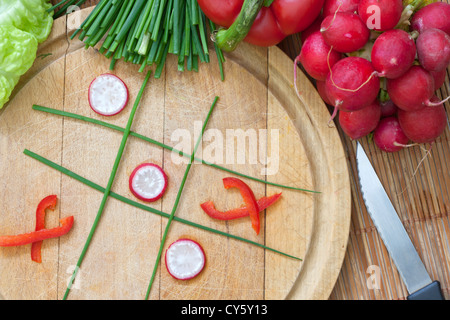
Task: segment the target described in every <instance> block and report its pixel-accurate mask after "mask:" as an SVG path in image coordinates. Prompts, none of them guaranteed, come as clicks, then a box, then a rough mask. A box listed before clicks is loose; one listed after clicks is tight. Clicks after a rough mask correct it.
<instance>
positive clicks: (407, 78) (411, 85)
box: [387, 66, 435, 111]
mask: <svg viewBox="0 0 450 320" xmlns="http://www.w3.org/2000/svg"><path fill="white" fill-rule="evenodd" d="M434 91H435V83H434V78H433V76H432V75H431V73H430V72H428V71H427V70H425V69H424V68H422V67H421V66H412V67H411V68H410V69H409V70H408V71H407V72H406V73H404V74H403V75H402V76H400V77H398V78H395V79H387V92H388V94H389V97H390V98H391V100H392V101H393V102H394V103H395V105H396V106H397V107H399V108H400V109H403V110H405V111H414V110H419V109H421V108H423V107H425V106H426V105H429V104H430V99H431V97H432V96H433V94H434Z"/></svg>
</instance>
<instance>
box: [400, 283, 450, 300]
mask: <svg viewBox="0 0 450 320" xmlns="http://www.w3.org/2000/svg"><path fill="white" fill-rule="evenodd" d="M407 299H408V300H445V299H444V296H443V295H442V291H441V285H440V283H439V281H433V282H432V283H430V284H429V285H427V286H426V287H423V288H422V289H420V290H418V291H416V292H414V293H412V294H410V295H409V296H408V298H407Z"/></svg>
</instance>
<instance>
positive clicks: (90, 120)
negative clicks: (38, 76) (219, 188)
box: [33, 105, 320, 193]
mask: <svg viewBox="0 0 450 320" xmlns="http://www.w3.org/2000/svg"><path fill="white" fill-rule="evenodd" d="M33 110H37V111H41V112H46V113H50V114H54V115H58V116H63V117H66V118H71V119H76V120H80V121H84V122H88V123H92V124H95V125H98V126H102V127H105V128H109V129H112V130H116V131H119V132H124V131H125V129H124V128H122V127H120V126H117V125H114V124H110V123H108V122H104V121H101V120H97V119H94V118H89V117H86V116H82V115H78V114H75V113H71V112H67V111H63V110H58V109H52V108H48V107H43V106H39V105H33ZM130 135H131V136H134V137H135V138H138V139H141V140H143V141H146V142H149V143H151V144H153V145H156V146H158V147H160V148H163V149H166V150H169V151H171V152H174V153H176V154H178V155H180V156H183V157H186V158H190V157H191V155H190V154H187V153H185V152H183V151H180V150H177V149H175V148H173V147H171V146H169V145H166V144H164V143H161V142H159V141H156V140H154V139H152V138H149V137H146V136H144V135H142V134H139V133H136V132H134V131H131V132H130ZM194 160H195V161H196V162H199V163H202V164H205V165H207V166H210V167H213V168H215V169H218V170H222V171H225V172H228V173H231V174H234V175H237V176H240V177H243V178H246V179H249V180H253V181H256V182H260V183H264V184H267V185H271V186H274V187H279V188H283V189H290V190H296V191H303V192H311V193H320V192H318V191H312V190H307V189H302V188H297V187H292V186H286V185H282V184H278V183H274V182H270V181H267V180H264V179H258V178H255V177H252V176H249V175H246V174H243V173H240V172H238V171H234V170H231V169H228V168H225V167H222V166H219V165H217V164H215V163H211V162H208V161H205V160H203V159H200V158H198V157H194Z"/></svg>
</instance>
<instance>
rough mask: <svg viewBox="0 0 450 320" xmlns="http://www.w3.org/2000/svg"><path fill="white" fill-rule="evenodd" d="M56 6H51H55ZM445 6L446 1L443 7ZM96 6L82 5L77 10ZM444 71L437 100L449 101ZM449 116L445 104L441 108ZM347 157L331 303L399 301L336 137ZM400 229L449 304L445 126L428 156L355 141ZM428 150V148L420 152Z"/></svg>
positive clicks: (294, 39)
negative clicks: (346, 199)
mask: <svg viewBox="0 0 450 320" xmlns="http://www.w3.org/2000/svg"><path fill="white" fill-rule="evenodd" d="M58 1H59V0H52V2H53V3H57V2H58ZM444 2H449V0H447V1H444ZM96 3H98V0H88V1H86V3H85V4H84V5H83V7H89V6H92V5H95V4H96ZM279 47H280V48H281V49H282V50H283V51H284V52H285V53H286V54H287V55H288V56H289V57H291V58H292V59H294V58H295V57H296V56H297V55H298V53H299V52H300V48H301V41H300V37H299V35H293V36H291V37H288V38H287V39H285V40H284V41H283V42H282V43H280V44H279ZM449 76H450V69H448V70H447V78H446V85H445V87H444V88H443V89H441V90H440V91H439V92H438V96H439V97H440V98H445V97H447V96H449V95H450V85H449ZM445 107H446V110H447V114H450V103H446V104H445ZM340 134H341V137H342V142H343V145H344V148H345V150H346V152H347V159H348V163H349V174H350V177H351V181H352V182H353V183H352V194H353V206H352V220H351V227H350V234H349V242H348V247H347V253H346V257H345V259H344V263H343V266H342V269H341V272H340V275H339V278H338V280H337V282H336V286H335V288H334V290H333V292H332V294H331V296H330V299H331V300H402V299H406V296H407V295H408V292H407V290H406V287H405V285H404V284H403V282H402V280H401V278H400V275H399V273H398V271H397V269H396V267H395V265H394V264H393V262H392V260H391V259H390V257H389V254H388V252H387V250H386V247H385V246H384V244H383V241H382V240H381V238H380V236H379V234H378V232H377V230H376V229H375V227H374V225H373V222H372V220H371V219H370V217H369V215H368V212H367V211H366V208H365V206H364V202H363V199H362V197H361V193H360V191H359V185H358V184H357V170H356V162H355V143H354V142H352V141H351V140H350V139H348V138H347V137H346V136H345V135H344V134H343V132H342V131H340ZM361 142H362V143H363V145H364V148H365V150H366V151H367V152H368V154H369V157H370V159H371V161H372V163H373V165H374V167H375V170H376V171H377V173H378V175H379V177H380V179H381V181H382V183H383V185H384V186H385V188H386V190H387V192H388V194H389V196H390V198H391V200H392V202H393V204H394V206H395V208H396V209H397V212H398V214H399V216H400V218H401V220H402V221H403V223H404V226H405V228H406V230H407V231H408V233H409V235H410V237H411V239H412V241H413V243H414V245H415V247H416V249H417V251H418V252H419V255H420V257H421V258H422V260H423V262H424V264H425V266H426V268H427V270H428V272H429V273H430V276H431V278H432V279H433V280H438V281H440V283H441V287H442V290H443V293H444V296H445V298H446V299H449V298H450V218H449V210H450V173H449V172H450V164H449V161H448V159H450V126H448V127H447V129H446V131H445V133H444V134H443V135H442V136H441V137H440V138H439V139H438V140H437V141H436V142H435V143H434V144H433V146H432V148H431V151H430V153H429V154H428V155H426V152H425V151H424V150H423V148H420V147H413V148H407V149H405V150H402V151H400V152H397V153H395V154H387V153H384V152H381V151H379V150H377V148H376V147H375V145H374V144H373V143H372V142H370V141H368V140H367V139H366V138H365V139H362V141H361ZM424 147H425V148H429V146H428V145H427V146H424Z"/></svg>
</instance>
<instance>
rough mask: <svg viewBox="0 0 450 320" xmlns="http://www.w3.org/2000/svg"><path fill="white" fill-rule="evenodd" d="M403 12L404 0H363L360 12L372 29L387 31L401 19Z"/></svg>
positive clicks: (359, 7) (359, 8) (363, 19)
mask: <svg viewBox="0 0 450 320" xmlns="http://www.w3.org/2000/svg"><path fill="white" fill-rule="evenodd" d="M402 12H403V1H402V0H361V2H360V3H359V6H358V13H359V16H360V17H361V19H362V21H363V22H364V23H365V24H366V26H367V27H368V28H369V29H371V30H376V31H387V30H391V29H393V28H394V27H395V26H396V25H397V24H398V23H399V21H400V18H401V16H402Z"/></svg>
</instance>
